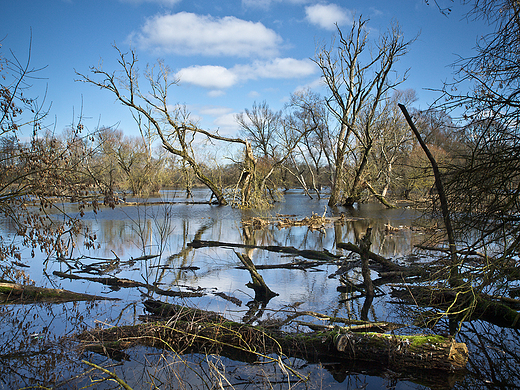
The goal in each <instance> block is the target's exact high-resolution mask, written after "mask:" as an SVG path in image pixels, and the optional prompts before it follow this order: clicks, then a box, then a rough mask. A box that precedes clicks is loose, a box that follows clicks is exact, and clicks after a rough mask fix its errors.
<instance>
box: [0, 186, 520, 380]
mask: <svg viewBox="0 0 520 390" xmlns="http://www.w3.org/2000/svg"><path fill="white" fill-rule="evenodd" d="M208 198H209V197H208V194H207V192H205V191H202V190H199V191H195V199H194V200H195V201H197V200H207V199H208ZM158 200H163V201H173V202H181V201H184V200H185V199H183V194H182V192H175V191H164V192H163V193H162V197H161V199H147V200H146V201H145V202H144V204H141V205H140V206H135V205H134V206H129V205H126V206H120V207H116V208H115V209H113V210H112V209H103V210H101V211H99V212H97V213H93V212H87V213H86V215H85V216H84V218H83V221H84V223H85V225H86V226H88V227H89V229H90V230H91V232H93V233H95V234H96V235H97V238H98V243H99V248H97V249H92V250H86V249H85V248H83V246H82V245H81V241H82V238H81V237H78V238H77V240H78V242H79V245H78V246H77V247H76V249H75V250H74V252H73V253H72V256H70V258H68V259H61V260H57V259H55V258H50V259H45V258H44V257H43V255H41V254H38V253H37V254H36V256H35V257H34V258H31V255H30V251H29V250H27V251H25V252H24V253H23V257H22V262H23V263H25V264H27V265H28V266H29V267H27V268H22V269H23V270H24V271H25V272H26V273H27V274H28V275H29V276H30V278H31V279H32V280H33V281H34V282H35V284H36V285H37V286H43V287H60V288H64V289H68V290H72V291H75V292H80V293H88V294H95V295H99V296H103V297H109V298H118V299H119V300H106V301H96V302H94V303H91V302H90V303H85V302H74V303H60V304H32V305H4V306H2V307H0V315H1V318H2V326H1V328H0V341H1V346H0V363H1V368H0V388H1V389H17V388H24V387H25V388H36V387H28V386H34V385H39V386H45V387H47V388H56V389H69V388H71V389H74V388H84V387H86V386H90V388H96V389H98V388H100V389H105V388H107V389H108V388H118V386H119V385H118V383H116V382H114V381H108V380H107V378H108V376H107V374H103V372H101V370H100V369H99V367H102V368H105V369H107V370H109V371H110V372H113V373H115V374H116V375H117V377H118V378H120V379H122V380H124V381H125V382H126V383H127V384H128V385H129V386H130V387H131V388H133V389H177V388H186V389H207V388H222V389H223V388H226V389H231V388H236V389H257V388H258V389H263V388H275V389H289V388H291V389H293V388H294V389H300V388H301V389H321V388H327V389H329V388H330V389H423V388H428V386H429V387H431V388H459V389H478V388H482V389H484V388H495V387H496V388H504V389H505V388H517V384H518V383H520V381H519V378H518V376H519V372H520V370H519V369H518V368H519V367H518V365H519V363H520V362H519V359H518V356H519V354H518V352H519V351H518V346H519V335H518V333H517V332H515V331H511V330H507V329H501V328H498V327H494V326H491V325H489V324H485V323H481V322H472V323H467V324H464V325H463V327H462V329H461V331H460V333H459V334H458V336H457V338H458V341H461V342H465V343H467V345H468V348H469V349H470V362H469V364H468V367H467V368H468V371H467V372H466V373H465V374H464V375H457V376H453V375H447V374H443V375H446V378H441V379H440V380H438V379H439V378H437V380H433V378H428V374H426V376H425V375H422V376H420V375H413V374H409V375H407V376H402V375H401V376H400V375H397V374H396V373H394V372H391V371H389V370H381V369H377V368H374V367H369V366H368V365H350V366H345V364H338V363H335V362H328V363H326V364H325V363H323V364H316V363H312V364H311V363H308V362H305V361H302V360H299V359H286V360H285V361H283V363H284V364H281V363H282V361H281V360H277V357H275V356H270V357H266V359H265V361H263V362H261V363H254V364H251V363H244V362H240V361H235V360H233V359H231V358H229V357H223V356H216V355H202V354H195V353H194V354H189V355H177V354H175V353H174V352H171V351H164V350H159V349H154V348H148V347H133V348H130V349H128V350H126V351H125V353H124V354H123V355H121V356H115V357H114V356H112V357H111V358H109V357H106V356H105V355H103V354H97V353H93V352H86V351H82V350H81V349H80V348H79V347H78V344H77V342H76V341H75V340H74V335H76V334H78V333H80V332H82V331H84V330H86V329H92V328H94V327H110V326H115V325H124V324H135V323H139V322H140V319H139V316H140V315H143V314H146V312H145V310H144V306H143V301H144V300H146V299H148V298H153V299H159V300H163V301H166V302H171V303H178V304H185V305H187V306H191V307H197V308H201V309H205V310H212V311H217V312H219V313H222V314H224V315H225V316H226V317H227V318H229V319H233V320H235V321H241V320H243V319H244V318H248V319H250V320H251V321H253V320H254V319H255V318H256V319H257V320H264V319H266V318H270V317H276V316H277V315H280V314H281V313H294V312H295V311H313V312H319V313H322V314H326V315H334V316H338V317H345V318H351V319H359V318H360V313H361V309H362V307H363V304H364V298H359V299H351V298H352V294H350V295H347V294H345V293H341V292H338V291H337V287H338V286H339V285H340V281H339V279H338V278H337V277H331V276H332V275H333V274H334V273H335V272H336V271H337V270H338V265H337V264H323V265H319V266H316V267H314V268H311V269H306V270H302V269H284V268H276V269H265V270H260V271H259V272H260V273H261V275H262V277H263V278H264V280H265V282H266V284H267V285H268V286H269V287H270V289H271V290H273V291H275V292H276V293H277V294H278V296H276V297H274V298H273V299H271V300H270V301H269V302H268V304H267V305H266V306H265V307H259V306H258V305H255V303H254V301H253V298H254V292H253V290H251V289H250V288H248V287H247V286H246V284H247V283H248V282H249V281H250V280H251V279H250V275H249V272H248V271H246V270H243V269H239V268H237V267H238V266H240V265H241V264H240V260H239V258H238V257H237V255H236V253H235V251H237V252H242V253H247V254H248V255H249V257H251V259H252V260H253V262H254V263H255V264H256V265H264V264H266V265H272V264H283V263H290V262H294V261H297V260H302V259H301V257H299V256H295V255H287V254H281V253H276V252H269V251H266V250H261V249H253V250H244V249H239V248H229V247H225V246H221V247H211V248H198V249H193V248H191V247H189V246H188V245H187V244H188V243H189V242H191V241H192V240H194V239H201V240H211V241H220V242H227V243H242V244H244V243H245V244H254V245H279V246H292V247H295V248H297V249H314V250H324V249H326V250H328V251H330V252H331V253H334V254H339V255H342V256H345V257H346V258H349V256H352V255H351V254H350V253H349V252H343V251H342V250H340V249H337V248H336V243H338V242H349V241H350V242H356V241H357V240H358V239H360V238H361V237H362V236H363V234H364V233H365V232H366V229H367V228H368V227H371V228H372V229H373V234H372V251H373V252H376V253H378V254H380V255H382V256H385V257H387V258H391V259H393V260H394V261H396V262H399V263H400V264H409V263H410V262H413V263H415V264H417V263H420V262H421V261H425V260H426V259H425V258H424V257H422V256H421V255H415V256H409V255H411V254H414V253H415V251H414V244H416V243H419V242H421V240H422V239H423V238H424V235H423V234H422V233H421V232H420V231H412V230H410V229H403V230H401V231H399V232H397V233H394V234H386V233H385V228H384V226H385V224H390V225H392V226H411V225H412V224H413V223H414V220H416V219H417V218H418V217H419V216H420V215H419V214H418V213H416V212H414V211H413V210H411V209H407V208H400V209H395V210H387V209H385V208H382V207H381V206H380V205H377V204H367V205H360V206H359V207H358V208H356V209H353V210H346V209H341V208H340V209H337V210H334V211H332V210H330V209H328V208H327V207H326V199H322V200H318V199H309V198H308V197H305V196H304V195H303V194H302V193H300V192H298V191H294V192H288V193H287V194H285V198H284V201H283V202H280V203H278V204H277V205H276V207H275V208H273V209H271V210H268V211H265V212H251V211H243V210H239V209H233V208H231V207H218V206H210V205H207V204H190V205H188V204H184V203H177V204H175V203H174V204H172V203H166V204H159V205H157V204H155V205H154V204H153V202H156V201H158ZM65 207H67V208H68V210H69V211H70V212H72V211H73V205H65ZM313 213H315V214H318V215H320V216H321V215H323V214H325V215H326V216H328V217H332V216H338V215H339V214H340V213H344V214H345V215H346V216H347V217H348V222H346V223H345V224H342V225H340V224H335V225H334V226H330V227H327V228H325V229H322V230H315V231H312V230H310V229H309V228H308V227H306V226H301V227H290V228H278V226H277V225H276V224H271V225H269V226H268V227H267V228H265V229H260V230H254V229H252V228H251V227H248V226H246V225H244V224H243V223H242V222H243V221H245V220H248V219H249V218H251V217H253V216H256V217H261V218H264V219H270V218H271V219H274V218H275V217H277V216H280V215H284V216H291V218H296V219H302V218H304V217H306V216H310V215H312V214H313ZM0 229H1V233H2V234H1V235H2V238H3V239H4V240H8V239H11V238H12V237H14V232H13V231H12V228H11V227H10V226H9V225H8V224H7V223H5V221H4V223H3V225H1V227H0ZM143 255H158V256H157V257H153V258H148V259H145V260H135V259H138V258H139V257H142V256H143ZM352 259H355V258H354V257H352ZM55 271H59V272H65V273H71V274H74V275H78V276H87V277H90V278H99V277H118V278H126V279H131V280H134V281H138V282H142V283H146V284H153V285H156V286H157V287H159V288H160V289H162V290H168V291H181V292H198V293H200V294H199V295H200V296H199V297H189V298H179V297H166V296H161V295H160V294H158V293H157V292H150V291H147V289H146V288H142V287H141V288H111V287H109V286H105V285H103V284H101V283H98V282H96V281H94V280H90V281H89V280H70V279H68V278H62V277H59V276H56V275H54V274H53V272H55ZM349 276H350V278H351V279H353V280H356V279H357V280H358V281H362V277H361V273H360V270H359V268H354V269H353V270H352V271H351V272H350V274H349ZM373 276H374V278H375V277H377V274H376V273H374V274H373ZM379 292H380V293H381V294H380V296H378V297H376V298H375V299H374V301H373V303H372V306H371V307H370V310H369V312H368V313H369V314H368V317H369V320H372V321H389V322H397V323H401V324H409V323H410V318H409V317H410V315H409V314H410V313H409V312H410V308H409V307H406V306H403V305H400V304H398V302H395V301H394V300H393V299H392V298H391V297H390V296H389V294H387V292H388V291H387V290H384V289H382V290H381V291H379ZM222 293H223V294H222ZM253 323H254V321H253ZM436 331H441V332H442V331H446V327H445V325H444V328H443V323H442V321H441V323H440V325H438V329H436ZM399 332H410V334H416V333H424V332H432V330H430V329H422V328H419V327H416V326H413V325H408V326H406V327H404V328H403V329H400V330H399ZM92 364H95V365H97V367H93V366H92ZM287 367H291V368H292V369H294V372H296V373H297V375H294V374H289V373H288V371H287ZM429 375H439V374H437V373H431V374H429Z"/></svg>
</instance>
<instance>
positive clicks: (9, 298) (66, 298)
mask: <svg viewBox="0 0 520 390" xmlns="http://www.w3.org/2000/svg"><path fill="white" fill-rule="evenodd" d="M0 297H1V298H0V300H1V303H33V302H51V303H57V302H72V301H95V300H118V298H107V297H99V296H96V295H90V294H82V293H77V292H73V291H68V290H63V289H61V288H44V287H36V286H27V285H22V284H18V283H9V282H3V283H0Z"/></svg>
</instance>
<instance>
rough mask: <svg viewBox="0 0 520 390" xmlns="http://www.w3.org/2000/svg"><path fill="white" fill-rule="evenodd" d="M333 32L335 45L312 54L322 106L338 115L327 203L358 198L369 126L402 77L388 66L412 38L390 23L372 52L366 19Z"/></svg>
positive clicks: (370, 141)
mask: <svg viewBox="0 0 520 390" xmlns="http://www.w3.org/2000/svg"><path fill="white" fill-rule="evenodd" d="M338 37H339V39H338V44H337V46H334V44H333V45H332V47H331V48H325V47H323V48H321V49H320V50H319V52H318V54H317V55H316V58H315V60H314V61H315V62H316V64H317V65H318V66H319V67H320V69H321V71H322V74H323V79H324V81H325V84H326V85H327V88H328V90H329V92H330V96H329V97H328V98H327V99H326V103H327V106H328V108H329V109H330V111H331V112H332V114H333V115H334V117H335V118H336V120H337V121H338V131H337V133H336V134H334V136H333V137H331V138H333V140H334V172H333V175H334V176H333V181H332V188H331V196H330V199H329V205H330V206H335V205H337V204H339V203H345V202H346V203H347V204H352V203H354V202H356V201H357V200H359V193H360V188H361V183H362V175H363V173H364V170H365V168H366V166H367V163H368V157H369V154H370V150H371V149H372V147H373V142H374V140H373V135H372V128H373V124H374V121H375V120H376V114H377V111H378V107H379V105H380V104H381V103H382V102H383V101H384V99H385V98H386V97H387V94H388V92H389V91H391V90H392V89H393V88H395V87H396V86H397V85H399V84H400V83H401V82H402V81H404V79H405V75H403V76H402V77H391V71H392V70H393V67H394V65H395V63H396V62H397V61H398V60H399V58H400V57H401V56H403V55H404V54H405V53H406V52H407V50H408V46H409V45H410V44H411V42H412V41H405V40H404V39H403V34H402V32H401V30H400V29H399V27H398V26H396V25H395V26H392V28H391V29H390V30H389V31H388V32H387V33H385V34H383V35H381V36H380V38H379V40H378V42H377V43H376V45H375V50H374V52H372V53H371V52H370V50H369V47H368V33H367V32H366V21H365V20H363V19H362V18H359V20H358V21H357V22H354V23H353V25H352V28H351V30H350V32H349V34H348V35H346V36H345V35H344V34H343V33H342V31H341V30H340V29H339V27H338ZM363 60H365V61H366V62H363ZM355 144H357V145H355ZM355 146H357V151H356V150H355ZM352 159H355V160H356V164H355V166H353V167H352V170H351V172H350V174H349V177H347V172H346V169H347V163H348V161H349V160H352ZM347 179H348V183H346V181H347Z"/></svg>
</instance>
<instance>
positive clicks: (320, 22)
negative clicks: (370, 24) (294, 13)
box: [305, 4, 352, 30]
mask: <svg viewBox="0 0 520 390" xmlns="http://www.w3.org/2000/svg"><path fill="white" fill-rule="evenodd" d="M305 14H306V15H307V16H306V17H307V20H308V21H309V22H310V23H312V24H315V25H317V26H319V27H321V28H324V29H327V30H334V29H335V28H336V26H335V24H336V23H337V24H338V25H344V24H347V23H351V20H352V14H351V13H350V11H348V10H346V9H345V8H342V7H340V6H339V5H336V4H315V5H311V6H308V7H305Z"/></svg>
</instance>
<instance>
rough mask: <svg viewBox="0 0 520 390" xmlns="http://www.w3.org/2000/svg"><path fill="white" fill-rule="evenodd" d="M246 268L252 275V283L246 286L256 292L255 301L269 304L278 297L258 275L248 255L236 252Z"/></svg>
mask: <svg viewBox="0 0 520 390" xmlns="http://www.w3.org/2000/svg"><path fill="white" fill-rule="evenodd" d="M235 253H236V255H237V256H238V258H239V259H240V261H241V262H242V264H244V267H246V268H247V270H248V271H249V274H250V275H251V279H252V282H249V283H247V284H246V286H247V287H249V288H252V289H253V290H254V291H255V301H258V302H269V301H270V300H271V298H273V297H276V296H277V295H278V294H277V293H275V292H274V291H271V289H270V288H269V287H268V286H267V284H265V282H264V278H262V275H260V274H259V273H258V271H257V270H256V267H255V265H254V263H253V261H252V260H251V259H250V258H249V256H248V255H246V254H242V253H238V252H235Z"/></svg>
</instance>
